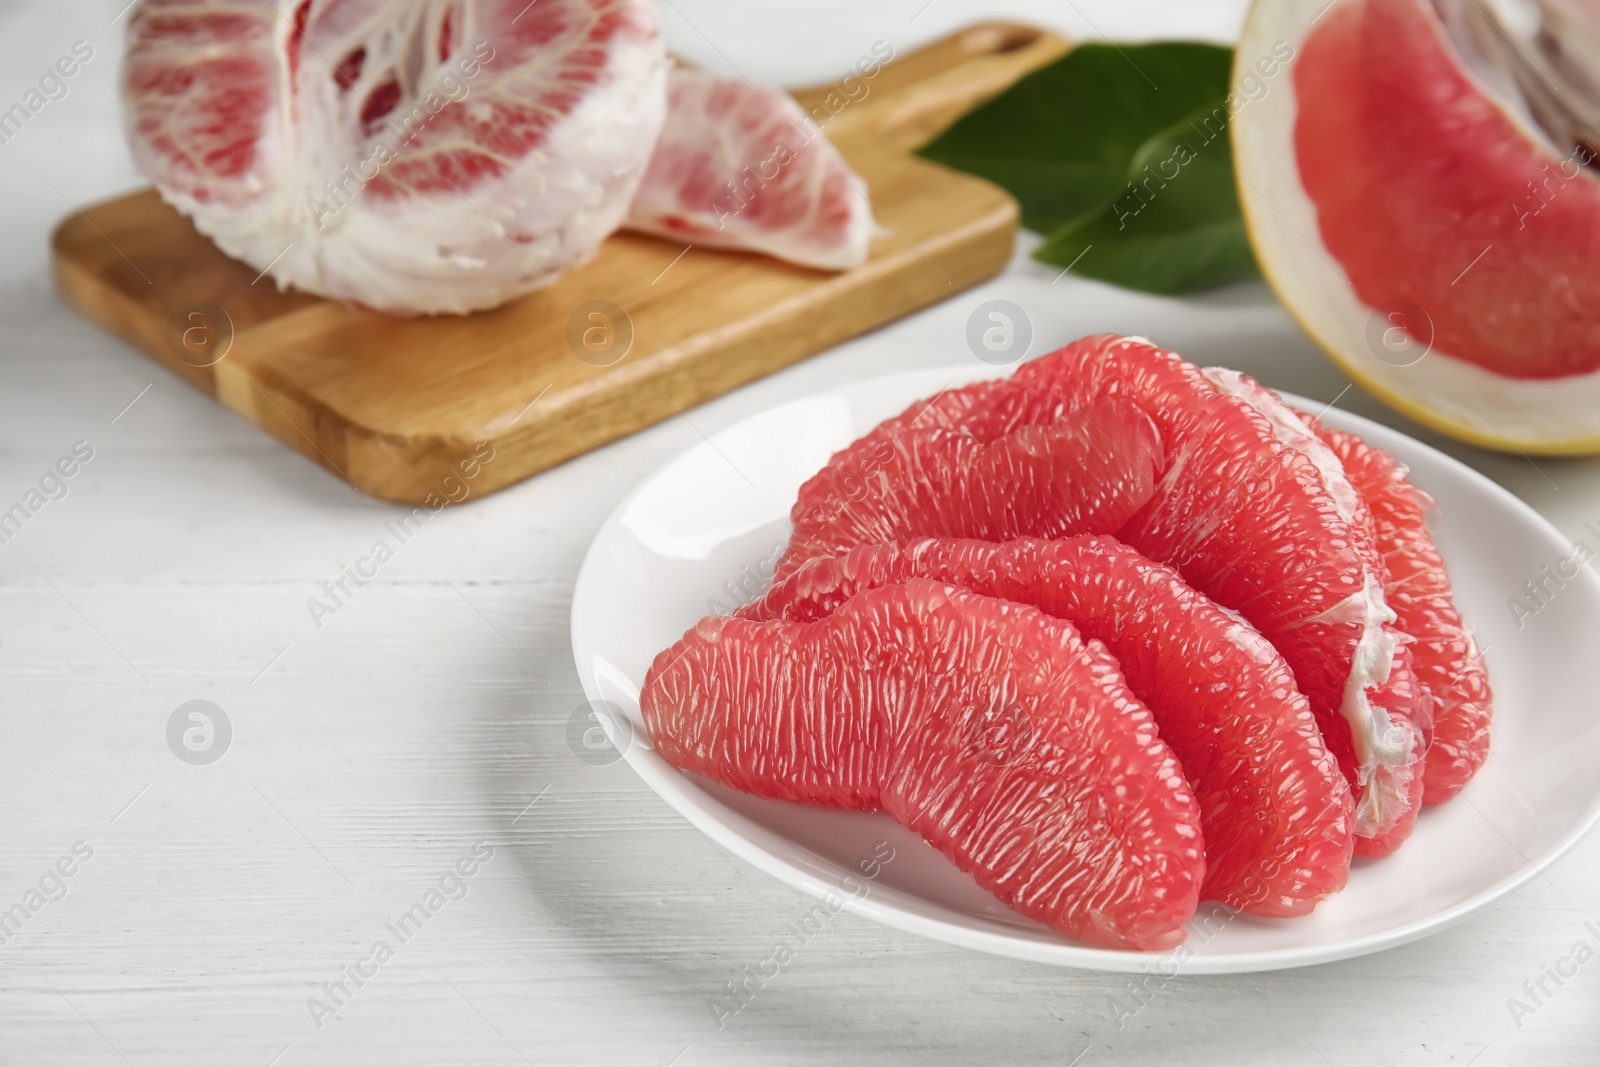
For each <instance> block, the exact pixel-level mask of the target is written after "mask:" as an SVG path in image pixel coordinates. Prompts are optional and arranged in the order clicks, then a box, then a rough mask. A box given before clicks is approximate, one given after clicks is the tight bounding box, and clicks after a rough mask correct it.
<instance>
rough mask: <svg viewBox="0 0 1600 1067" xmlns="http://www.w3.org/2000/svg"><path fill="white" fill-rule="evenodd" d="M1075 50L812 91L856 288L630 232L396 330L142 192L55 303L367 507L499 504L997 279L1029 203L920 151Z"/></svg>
mask: <svg viewBox="0 0 1600 1067" xmlns="http://www.w3.org/2000/svg"><path fill="white" fill-rule="evenodd" d="M1066 48H1067V44H1066V41H1065V40H1064V39H1063V38H1062V37H1060V36H1057V35H1055V34H1051V33H1046V32H1044V31H1041V30H1037V29H1032V28H1029V27H1026V26H1020V25H1010V24H1004V23H993V24H983V25H979V26H976V27H974V28H972V29H969V30H966V31H964V32H961V33H957V34H954V35H952V36H950V37H947V38H945V39H943V40H941V41H938V42H936V43H934V44H931V45H929V46H926V47H924V48H922V49H920V50H917V51H915V52H913V53H910V54H908V55H906V56H905V57H903V58H900V59H898V60H896V61H894V62H891V63H888V64H886V65H882V66H880V67H878V68H877V69H876V71H875V72H874V73H871V74H864V75H862V76H860V77H854V78H852V79H851V80H849V81H848V82H847V83H841V84H837V85H827V86H821V87H818V88H815V89H810V90H803V91H801V92H800V93H798V94H797V97H798V99H799V100H800V102H801V104H802V106H804V107H805V108H806V110H807V111H808V112H810V113H811V114H812V116H813V117H814V118H815V119H816V120H817V122H818V125H819V127H820V128H821V129H822V131H823V132H824V134H825V135H826V136H827V137H828V138H829V139H830V140H831V141H832V142H833V143H834V144H835V145H837V146H838V148H839V149H840V150H841V151H842V152H843V154H844V155H845V157H846V158H847V159H848V160H849V162H850V164H851V165H852V166H853V167H854V168H855V170H856V171H857V172H858V173H859V174H860V175H861V176H862V177H863V178H864V179H865V181H866V186H867V190H868V192H867V195H868V196H869V199H870V203H871V205H872V208H873V214H874V218H875V220H876V222H877V225H878V229H879V236H878V237H877V238H876V239H875V240H874V241H873V243H872V248H871V254H870V256H869V258H868V260H867V262H866V263H864V264H863V265H861V266H860V267H857V268H855V269H852V270H850V271H846V272H843V273H839V274H834V273H829V272H823V271H815V270H809V269H806V268H803V267H797V266H793V265H790V264H786V263H781V262H778V261H776V260H773V259H770V258H767V257H764V256H757V255H750V254H743V253H734V252H722V251H713V250H708V249H701V248H693V247H689V246H685V245H682V244H675V243H672V242H669V241H664V240H660V239H657V238H654V237H647V236H642V235H638V234H631V233H618V234H615V235H613V236H612V237H611V238H609V239H608V240H607V241H606V242H605V244H604V245H603V246H602V247H601V249H600V251H599V253H598V254H597V255H596V256H595V258H594V259H593V260H592V261H590V262H589V263H588V264H586V265H585V266H583V267H581V268H579V269H576V270H572V271H569V272H568V273H566V274H565V275H563V276H562V277H561V278H560V279H559V280H557V281H556V283H555V284H554V285H552V286H550V287H548V288H546V289H542V290H540V291H538V292H535V293H531V294H529V295H528V296H526V297H523V298H521V299H519V300H516V301H513V302H512V303H510V304H507V305H505V306H503V307H500V308H497V309H495V310H493V311H489V312H484V313H481V314H477V315H471V316H466V317H461V316H441V317H438V318H417V319H401V318H394V317H389V316H385V315H381V314H378V313H376V312H372V311H366V310H362V309H358V308H353V307H348V306H345V305H342V304H338V303H334V302H330V301H325V300H318V299H315V298H312V297H308V296H306V295H304V294H299V293H281V292H278V291H276V290H275V289H274V288H273V286H272V283H271V280H270V279H266V278H261V277H259V276H258V275H257V274H256V272H255V271H254V270H252V269H250V268H249V267H246V266H245V265H244V264H242V263H238V262H235V261H233V260H230V259H229V258H228V257H226V256H225V255H223V254H222V253H221V252H220V251H218V250H217V248H216V247H215V246H213V245H212V244H211V242H210V241H209V240H207V239H206V238H205V237H203V236H201V235H200V234H199V233H198V232H197V231H196V230H195V229H194V227H193V226H192V225H190V224H189V222H188V221H187V220H186V219H184V218H182V217H181V216H179V215H178V214H177V212H176V211H174V210H173V209H172V208H170V207H168V206H167V205H165V204H164V203H162V202H161V200H160V198H159V197H158V196H157V195H156V194H155V192H154V191H153V190H147V191H145V192H141V193H136V194H134V195H132V196H129V197H124V198H122V199H120V200H115V201H112V202H111V203H107V204H102V205H99V206H97V207H92V208H89V209H88V210H87V211H84V212H82V213H74V214H72V215H70V216H68V218H67V219H66V221H65V222H64V223H63V224H62V226H61V227H60V229H59V230H58V231H57V233H56V235H55V240H54V253H55V278H56V284H57V287H58V288H59V290H60V292H61V293H62V295H63V296H64V297H65V298H66V299H67V301H68V302H69V303H71V304H72V305H73V306H74V307H76V308H77V309H78V310H79V311H80V312H82V313H83V314H84V315H85V316H86V317H88V318H89V319H91V320H92V321H94V322H96V323H99V324H100V325H101V326H103V327H105V328H106V329H108V330H110V331H111V332H112V333H114V334H116V335H117V336H119V337H121V338H122V339H124V340H125V341H128V342H129V343H130V344H132V345H133V346H134V347H136V348H138V349H140V350H141V351H143V352H144V353H145V354H146V355H149V356H150V357H152V358H154V359H155V360H157V361H158V362H160V363H161V364H162V365H164V366H166V367H168V368H169V369H170V370H173V371H174V372H176V373H177V374H178V375H180V376H181V377H183V378H184V379H185V380H186V381H188V382H190V383H191V384H193V385H195V386H196V387H198V388H200V389H202V390H204V391H206V392H208V393H210V394H211V395H212V396H214V397H216V398H217V399H218V400H219V401H221V402H222V403H224V404H226V405H227V406H228V407H230V408H232V409H233V410H234V411H236V412H238V413H239V414H240V415H242V416H244V417H245V418H246V419H248V420H249V421H251V422H253V423H255V424H256V425H257V426H259V427H261V428H262V429H264V430H266V431H267V432H268V433H270V434H272V435H273V436H274V437H277V438H278V439H279V440H280V441H282V442H284V443H285V444H287V445H288V446H289V447H291V448H294V449H295V450H297V451H299V452H301V453H303V454H305V455H306V456H308V457H310V458H311V459H313V460H315V461H316V462H318V463H320V464H322V465H323V466H324V467H327V468H328V469H329V470H331V471H333V472H334V473H335V474H337V475H338V476H339V477H342V478H344V479H345V480H347V481H349V482H350V483H351V484H352V485H354V486H355V487H356V488H358V489H360V490H361V491H362V492H365V493H369V494H371V495H373V496H376V497H379V498H381V499H384V500H392V501H398V502H405V503H412V504H422V503H436V502H440V501H448V500H450V499H451V498H452V497H453V496H454V495H455V494H454V493H453V492H452V491H451V490H452V489H453V487H454V486H455V485H457V484H459V483H460V482H461V481H462V480H463V478H464V477H465V476H466V474H467V472H472V475H471V476H472V477H473V478H474V479H475V482H476V484H475V490H476V492H478V493H480V494H481V493H484V492H493V491H494V490H496V489H500V488H503V487H504V486H506V485H509V484H511V483H513V482H516V481H519V480H521V479H523V478H526V477H527V476H528V475H530V474H533V473H534V472H536V471H540V470H544V469H546V468H548V467H550V466H553V465H554V464H557V463H560V462H562V461H563V460H567V459H570V458H571V457H573V456H576V455H579V454H581V453H583V452H586V451H588V450H590V449H592V448H594V447H596V446H597V445H601V444H604V443H606V442H608V441H612V440H615V439H616V438H618V437H620V436H623V435H624V434H628V433H631V432H633V431H635V430H637V429H639V428H640V427H642V426H647V425H650V424H651V423H655V422H659V421H661V420H662V419H665V418H669V417H671V416H673V415H675V414H677V413H678V412H681V411H683V410H685V409H687V408H690V407H693V406H694V405H696V404H699V403H701V402H703V401H705V400H706V399H707V398H709V397H712V396H716V395H718V394H721V393H725V392H727V391H728V390H729V389H732V388H735V387H737V386H739V385H743V384H744V383H746V382H749V381H751V380H753V379H755V378H758V377H761V376H762V375H765V374H770V373H771V372H772V371H774V370H776V369H778V368H780V367H784V366H787V365H788V364H790V363H793V362H795V361H796V360H799V359H803V358H805V357H807V356H810V355H813V354H815V353H817V352H819V351H822V350H823V349H826V348H829V347H831V346H833V345H835V344H838V343H839V342H840V341H843V340H845V339H847V338H849V337H853V336H855V335H857V334H860V333H863V332H865V331H867V330H870V329H872V328H874V327H876V326H880V325H882V324H883V323H885V322H887V321H890V320H892V319H895V318H898V317H900V316H901V315H904V314H906V313H907V312H910V311H912V310H915V309H916V308H919V307H923V306H925V305H927V304H929V303H932V302H934V301H938V300H943V299H947V298H948V297H949V296H951V295H952V294H954V293H956V292H959V291H960V290H962V289H964V288H966V287H967V286H970V285H972V284H973V283H975V282H977V281H979V280H981V279H983V278H987V277H989V276H991V275H993V274H994V273H995V272H997V271H998V270H1000V268H1001V267H1002V266H1003V265H1004V264H1005V262H1006V260H1007V259H1008V257H1009V256H1010V253H1011V245H1012V239H1013V234H1014V233H1015V230H1016V224H1017V209H1016V205H1015V203H1014V202H1013V201H1012V200H1011V198H1010V197H1009V196H1007V195H1006V194H1005V193H1004V192H1003V191H1001V190H1000V189H998V188H996V187H994V186H992V185H990V184H988V183H986V182H983V181H980V180H978V179H975V178H972V177H970V176H968V175H964V174H959V173H957V172H955V171H952V170H949V169H946V168H944V167H941V166H938V165H936V164H933V163H929V162H926V161H924V160H921V159H918V158H916V157H914V156H912V155H911V154H910V150H911V149H912V148H913V147H914V146H915V145H916V144H918V143H920V142H921V141H923V140H925V139H926V138H927V137H928V136H930V135H931V134H932V133H934V132H936V131H937V130H938V129H940V128H941V127H943V126H944V125H945V124H947V123H948V122H950V121H951V120H953V119H954V118H955V117H956V116H957V115H959V114H960V113H961V112H962V111H964V110H965V109H967V108H969V107H971V106H972V105H973V104H974V103H976V102H978V101H980V100H982V99H984V98H986V97H988V96H991V95H993V94H994V93H996V92H998V91H999V90H1001V89H1002V88H1004V87H1005V86H1006V85H1008V84H1009V83H1010V82H1012V81H1014V80H1015V79H1016V78H1018V77H1020V76H1021V75H1022V74H1023V73H1025V72H1026V71H1028V70H1030V69H1032V68H1034V67H1037V66H1039V65H1041V64H1042V63H1044V62H1046V61H1048V60H1050V59H1052V58H1055V57H1056V56H1058V55H1060V54H1061V53H1062V52H1063V51H1065V49H1066ZM135 264H138V266H135ZM590 330H594V331H597V332H594V333H592V334H591V333H587V332H586V331H590ZM586 337H588V338H591V339H592V340H593V341H594V342H595V343H594V344H593V345H588V344H587V343H586V341H585V338H586ZM625 339H630V340H625ZM596 348H598V349H600V350H599V351H595V350H594V349H596ZM219 354H220V355H221V358H217V357H218V355H219ZM484 454H492V455H493V456H494V458H495V462H494V463H493V465H492V467H490V468H488V469H486V470H484V471H483V472H482V473H481V476H480V475H479V474H478V473H477V471H478V466H479V464H478V463H477V458H480V457H481V456H482V455H484Z"/></svg>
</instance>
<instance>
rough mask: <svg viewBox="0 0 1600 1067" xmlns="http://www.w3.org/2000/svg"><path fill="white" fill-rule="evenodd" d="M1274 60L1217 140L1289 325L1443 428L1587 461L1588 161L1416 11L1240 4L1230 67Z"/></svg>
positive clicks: (1594, 236) (1421, 1) (1373, 5)
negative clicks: (1283, 58)
mask: <svg viewBox="0 0 1600 1067" xmlns="http://www.w3.org/2000/svg"><path fill="white" fill-rule="evenodd" d="M1468 6H1469V8H1471V9H1476V10H1477V11H1478V12H1479V13H1481V9H1482V5H1479V4H1470V5H1468ZM1469 13H1470V12H1469ZM1462 44H1463V45H1465V44H1468V42H1466V41H1463V42H1462ZM1284 45H1287V46H1288V47H1289V48H1292V49H1293V51H1294V57H1293V59H1292V60H1290V62H1289V64H1288V70H1287V71H1286V72H1279V73H1278V74H1277V75H1276V77H1275V78H1274V79H1272V80H1270V81H1268V82H1267V83H1266V90H1265V92H1264V94H1263V95H1261V96H1259V97H1258V98H1257V99H1255V100H1253V101H1248V102H1245V103H1243V104H1242V106H1241V107H1240V108H1239V109H1238V111H1237V112H1236V114H1235V115H1234V117H1233V145H1234V153H1235V162H1236V169H1237V172H1238V175H1239V192H1240V198H1241V201H1242V203H1243V209H1244V217H1245V222H1246V225H1247V226H1248V228H1249V230H1250V234H1251V238H1252V242H1253V244H1254V246H1255V250H1256V257H1257V259H1258V260H1259V262H1260V263H1261V266H1262V269H1263V272H1264V273H1265V274H1266V276H1267V278H1268V280H1269V281H1270V282H1271V283H1272V285H1273V287H1274V288H1275V289H1276V290H1277V292H1278V295H1279V296H1280V297H1281V298H1282V299H1283V302H1284V303H1285V304H1286V305H1287V306H1288V308H1289V309H1290V311H1291V312H1293V314H1294V315H1295V316H1296V317H1297V318H1298V319H1299V320H1300V322H1301V324H1302V325H1303V326H1304V327H1305V328H1306V330H1307V331H1308V332H1309V333H1310V334H1311V335H1312V336H1313V337H1314V338H1316V339H1317V341H1318V342H1319V343H1320V344H1321V345H1322V346H1323V347H1324V348H1326V349H1327V350H1328V352H1329V353H1330V354H1331V355H1332V356H1333V357H1334V359H1336V360H1337V361H1338V362H1339V363H1340V364H1341V365H1342V366H1343V367H1344V369H1345V370H1346V371H1347V372H1348V373H1349V374H1350V375H1351V376H1352V377H1354V378H1356V379H1357V380H1358V381H1360V382H1361V383H1362V384H1363V385H1365V386H1366V387H1367V388H1369V389H1371V390H1372V391H1373V392H1374V393H1376V394H1378V395H1379V396H1380V397H1383V398H1384V399H1385V400H1386V401H1388V402H1389V403H1391V404H1393V405H1394V406H1395V407H1397V408H1399V409H1400V410H1401V411H1403V412H1405V413H1406V414H1408V415H1410V416H1412V417H1413V418H1416V419H1418V420H1420V421H1422V422H1425V423H1427V424H1429V425H1431V426H1434V427H1435V428H1437V429H1439V430H1441V431H1443V432H1445V433H1448V434H1452V435H1454V436H1456V437H1460V438H1462V439H1464V440H1467V441H1471V442H1474V443H1476V444H1480V445H1483V446H1485V447H1488V448H1498V449H1506V450H1510V449H1518V450H1521V451H1524V452H1545V453H1557V454H1568V453H1587V452H1595V451H1600V270H1596V269H1595V264H1596V262H1600V180H1597V178H1596V175H1595V173H1594V171H1592V170H1591V169H1590V168H1589V166H1588V165H1587V163H1588V162H1590V161H1592V160H1593V159H1594V154H1593V150H1592V147H1590V146H1585V145H1582V144H1573V143H1571V142H1570V141H1568V142H1565V143H1561V144H1556V143H1554V142H1552V141H1551V140H1549V136H1550V135H1549V134H1547V132H1546V131H1545V130H1544V129H1542V128H1541V127H1540V126H1539V125H1537V124H1535V123H1534V122H1533V121H1531V120H1530V119H1529V118H1528V117H1527V115H1526V114H1525V110H1526V109H1525V108H1524V107H1523V106H1521V104H1520V103H1519V102H1518V101H1517V100H1516V99H1514V98H1511V97H1506V96H1501V95H1497V94H1496V93H1494V92H1493V91H1491V89H1490V88H1489V86H1488V84H1487V83H1486V82H1485V81H1483V80H1480V78H1479V77H1478V76H1477V75H1476V74H1475V73H1473V71H1472V70H1471V69H1469V63H1468V62H1467V60H1466V59H1464V58H1463V56H1464V53H1463V52H1462V51H1461V49H1460V48H1458V45H1457V43H1456V42H1455V41H1453V40H1452V38H1451V36H1450V34H1449V33H1447V31H1446V28H1445V26H1444V25H1443V24H1442V23H1441V22H1440V20H1439V18H1438V17H1437V16H1436V14H1435V13H1434V9H1433V7H1432V6H1431V5H1430V4H1429V3H1428V2H1427V0H1334V2H1333V3H1332V5H1331V6H1329V7H1326V8H1324V7H1323V5H1321V4H1318V3H1304V2H1302V0H1256V3H1255V5H1254V7H1253V8H1252V9H1251V12H1250V16H1249V18H1248V19H1247V21H1246V24H1245V27H1244V30H1243V33H1242V36H1241V39H1240V42H1239V46H1238V50H1237V53H1236V57H1237V58H1236V63H1237V64H1238V65H1239V68H1238V69H1240V70H1241V71H1243V70H1246V69H1247V68H1251V67H1253V66H1254V64H1255V63H1256V62H1257V60H1258V58H1260V57H1263V56H1268V55H1273V54H1278V55H1281V54H1282V50H1283V48H1284ZM1572 58H1574V59H1577V58H1581V57H1572ZM1589 73H1590V74H1591V75H1595V76H1597V77H1600V70H1597V71H1590V72H1589ZM1596 84H1600V80H1597V81H1596ZM1557 135H1559V133H1558V134H1557Z"/></svg>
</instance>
